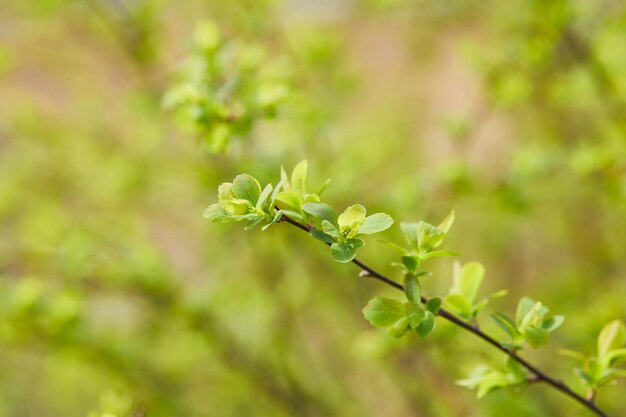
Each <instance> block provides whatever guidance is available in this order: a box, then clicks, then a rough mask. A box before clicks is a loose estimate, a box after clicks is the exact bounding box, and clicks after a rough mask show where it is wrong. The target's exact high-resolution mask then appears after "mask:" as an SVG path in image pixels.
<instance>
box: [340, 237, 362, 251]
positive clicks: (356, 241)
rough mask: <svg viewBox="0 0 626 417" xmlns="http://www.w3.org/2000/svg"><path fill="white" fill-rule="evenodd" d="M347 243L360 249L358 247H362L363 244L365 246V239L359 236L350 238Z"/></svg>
mask: <svg viewBox="0 0 626 417" xmlns="http://www.w3.org/2000/svg"><path fill="white" fill-rule="evenodd" d="M345 243H347V244H348V245H351V246H352V247H354V248H355V249H358V248H360V247H362V246H365V241H364V240H363V239H359V238H354V239H348V240H346V242H345Z"/></svg>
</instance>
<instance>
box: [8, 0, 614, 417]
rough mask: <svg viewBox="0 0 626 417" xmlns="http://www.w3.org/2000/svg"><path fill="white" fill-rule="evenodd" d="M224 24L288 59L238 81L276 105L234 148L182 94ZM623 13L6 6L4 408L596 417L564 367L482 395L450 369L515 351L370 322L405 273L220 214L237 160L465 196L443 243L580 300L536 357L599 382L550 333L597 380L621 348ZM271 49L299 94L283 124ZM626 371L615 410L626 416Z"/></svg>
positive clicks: (394, 191) (357, 186)
mask: <svg viewBox="0 0 626 417" xmlns="http://www.w3.org/2000/svg"><path fill="white" fill-rule="evenodd" d="M204 21H210V22H214V24H215V25H216V26H217V27H218V28H219V33H220V39H221V40H223V41H224V42H225V43H224V45H240V46H244V45H247V46H249V45H258V47H259V48H262V49H263V50H265V51H266V53H265V58H264V59H263V60H262V61H261V62H262V63H261V64H259V65H260V66H259V67H254V68H257V69H258V71H257V70H256V69H255V70H254V71H251V72H249V73H246V80H245V85H246V87H244V88H243V89H242V90H239V92H238V93H237V94H235V95H233V96H232V97H235V98H237V99H239V98H240V97H242V98H243V103H244V104H242V106H243V108H246V109H248V108H249V106H252V108H254V109H255V110H253V111H252V112H249V113H247V114H250V115H252V114H255V115H256V116H254V122H253V123H250V122H249V121H246V123H245V129H243V130H237V135H234V136H232V137H229V140H231V141H230V149H229V152H227V153H224V154H221V155H208V154H206V153H205V152H203V147H202V146H199V145H198V141H197V140H196V138H197V136H198V135H197V133H196V132H195V131H194V132H191V133H190V132H189V131H187V130H185V129H180V128H179V125H178V124H176V123H173V121H172V117H171V114H170V113H167V112H163V110H162V107H161V104H162V103H161V102H162V98H163V96H164V94H165V93H166V91H168V90H169V89H170V88H172V87H176V86H177V85H178V84H177V83H178V81H179V80H181V79H183V80H184V77H185V75H184V74H185V70H184V65H183V64H182V62H184V61H185V60H186V59H188V57H189V56H190V45H191V56H193V51H194V47H193V42H192V40H193V38H194V30H195V29H194V28H196V27H197V25H198V24H200V23H201V22H204ZM625 31H626V4H624V2H620V1H605V2H589V1H582V0H558V1H551V2H544V1H538V0H531V1H529V0H524V1H522V0H512V1H507V2H495V1H487V2H480V3H477V2H472V1H468V0H453V1H447V2H441V1H435V0H432V1H431V0H426V1H415V0H385V1H378V0H377V1H373V0H368V1H366V0H361V1H358V0H352V1H347V0H346V1H341V2H339V1H338V2H330V1H324V2H305V1H287V0H283V1H278V0H263V1H259V0H232V1H222V0H209V1H200V0H191V1H188V2H184V3H183V2H166V1H164V0H126V1H115V0H84V1H79V0H46V1H41V0H37V1H35V0H5V1H4V2H3V7H2V8H0V114H1V115H2V116H1V117H0V369H1V370H2V372H0V417H5V416H7V417H8V416H11V417H13V416H30V415H45V416H51V417H54V416H67V415H77V416H86V415H89V413H96V415H100V416H104V415H108V414H112V415H115V416H116V417H117V416H118V415H120V416H121V415H124V413H127V414H128V415H133V416H141V415H149V416H171V415H186V416H196V415H197V416H204V415H206V416H220V417H221V416H238V415H254V416H291V415H304V416H319V415H336V416H342V417H344V416H356V415H359V416H363V415H368V416H423V415H428V416H479V415H480V416H499V415H507V416H512V417H515V416H528V415H568V416H569V415H571V416H575V415H581V416H582V415H587V414H586V411H585V410H583V409H582V408H580V407H578V406H577V405H576V404H575V403H573V402H569V401H567V400H566V399H564V397H562V396H561V395H560V394H558V393H552V392H550V391H549V390H546V389H543V388H542V387H540V386H539V385H537V386H530V387H528V388H526V389H525V390H524V391H522V392H521V393H519V394H516V393H512V392H507V391H498V392H495V393H494V394H493V395H489V396H486V397H485V398H484V399H482V400H481V401H479V402H476V401H475V399H474V398H473V394H472V393H471V392H468V391H466V390H461V389H458V388H457V387H454V386H453V381H455V380H457V379H459V378H462V377H465V376H466V375H467V374H468V373H469V371H470V370H471V369H473V368H474V367H475V365H476V364H478V363H481V362H490V363H494V361H496V362H497V360H498V358H497V357H496V358H494V354H493V352H491V351H490V349H489V348H488V347H485V346H483V345H482V344H481V342H480V341H479V340H473V339H471V338H469V337H468V336H466V335H464V334H462V333H460V332H459V331H457V329H455V328H453V327H452V326H449V325H447V324H445V323H442V324H441V325H439V326H438V329H437V333H435V334H434V335H433V336H431V337H430V338H429V340H428V341H421V340H419V339H418V338H406V339H402V340H396V339H393V338H392V337H388V336H387V335H386V334H385V333H384V332H381V331H379V330H377V329H372V328H371V327H370V326H369V324H368V323H367V322H366V321H365V320H364V319H363V317H362V315H361V314H359V313H358V311H359V310H360V309H361V308H362V306H363V305H364V304H365V302H366V300H367V299H369V298H371V296H372V295H374V294H381V289H380V288H379V287H378V286H377V285H375V284H374V283H372V282H370V281H368V280H360V279H358V278H356V273H357V271H356V270H355V271H354V275H355V276H354V277H353V276H351V272H350V270H349V269H348V268H349V267H348V266H345V265H341V264H339V263H330V262H328V252H327V248H325V247H323V245H315V244H313V243H312V242H311V240H310V239H303V238H302V237H301V234H299V233H298V232H297V231H295V230H294V231H290V230H287V228H282V227H272V228H270V229H269V230H268V231H267V232H266V233H264V234H262V233H255V234H249V235H246V236H245V238H244V237H243V236H242V235H241V234H240V233H232V232H233V230H235V229H231V228H230V226H225V227H219V228H218V227H215V226H213V225H210V224H209V223H208V222H206V221H204V220H203V219H202V212H203V210H204V209H205V208H206V206H207V204H208V203H210V202H213V201H214V190H215V189H216V188H217V186H218V184H221V183H223V182H224V181H228V180H229V179H231V178H234V177H235V175H237V174H238V173H240V172H251V173H252V172H253V173H255V176H257V177H258V178H259V180H260V181H261V183H267V182H269V181H271V180H273V179H274V178H275V175H276V172H277V171H276V169H277V167H280V165H281V164H285V166H294V165H295V163H296V162H297V161H300V160H302V159H304V158H306V159H308V161H309V164H311V166H315V167H316V170H315V173H313V175H312V178H311V181H312V183H313V184H322V183H323V181H324V180H325V179H326V178H327V177H332V178H333V187H332V189H329V190H328V191H327V192H326V195H327V196H328V199H329V201H330V200H332V201H334V202H335V203H336V206H337V207H347V206H348V205H349V204H352V203H353V202H354V201H359V202H361V203H362V204H363V205H364V206H366V207H368V208H369V209H370V211H371V212H372V213H375V212H379V211H384V212H386V213H389V214H391V215H392V216H393V217H394V218H397V219H405V220H407V221H413V220H417V219H420V218H441V217H443V216H444V215H445V214H446V213H447V212H448V211H449V210H450V208H455V210H456V214H457V220H456V223H455V229H454V230H453V231H451V233H450V236H449V237H447V241H446V242H447V243H446V244H449V245H450V247H453V248H458V249H460V250H463V251H464V252H465V255H464V256H463V257H462V261H463V262H467V261H469V260H473V259H480V260H481V262H483V263H484V265H485V267H486V269H487V271H489V280H488V282H485V284H484V286H485V288H484V291H485V293H490V292H493V291H494V290H498V289H501V288H508V289H509V293H510V297H505V298H499V299H496V300H492V301H491V303H490V304H489V305H488V306H487V307H485V309H486V310H488V311H489V312H493V311H496V310H505V309H506V306H510V305H511V300H516V299H519V298H521V296H522V295H528V296H530V297H531V298H533V299H541V300H542V301H543V302H545V303H546V304H547V305H549V306H550V307H551V308H552V310H553V311H558V312H559V313H560V314H564V315H566V316H567V321H566V322H565V323H564V324H563V326H562V327H561V328H560V329H559V331H558V332H555V333H554V335H553V337H552V341H551V343H550V344H549V345H548V346H547V347H546V348H545V349H544V350H542V351H541V353H536V354H535V353H531V354H530V355H529V356H530V358H531V359H532V360H533V361H535V362H537V363H539V364H540V365H541V366H542V368H545V369H547V370H549V371H550V372H551V373H552V374H556V375H559V376H561V377H562V378H563V379H564V380H565V381H566V382H568V383H569V384H572V385H573V386H574V387H576V388H578V389H580V390H584V389H585V379H584V378H585V377H584V374H583V373H581V371H579V372H578V375H577V374H574V373H572V372H571V370H570V368H571V365H572V362H568V360H567V359H565V358H564V359H563V360H561V361H555V360H554V359H553V358H554V354H555V353H556V352H555V350H554V348H553V346H559V347H561V346H567V347H569V348H572V349H574V350H575V351H580V352H584V353H585V354H584V357H585V359H581V358H579V360H580V362H579V365H580V366H579V368H580V369H581V370H582V372H584V373H586V374H587V375H588V376H591V377H592V378H591V380H592V381H591V383H592V384H600V383H602V381H601V379H600V378H596V377H599V375H600V374H597V372H596V371H597V370H598V369H599V368H597V367H598V365H594V364H593V363H596V362H598V358H599V356H603V355H604V356H603V357H604V358H605V362H606V355H607V352H604V351H602V350H601V351H600V352H596V353H597V355H596V358H595V359H593V358H591V359H590V358H588V357H587V355H588V354H592V353H593V352H595V351H596V350H597V348H596V338H597V335H598V333H599V332H600V330H601V328H602V326H603V324H604V323H607V322H610V321H611V320H614V319H622V320H623V319H624V318H626V303H625V302H624V294H626V281H625V280H624V277H625V276H626V264H625V263H624V259H626V245H624V239H623V236H624V233H625V232H626V216H625V215H624V213H626V204H625V203H626V139H625V135H626V60H625V59H624V57H625V56H626V51H625V49H626V43H625V42H623V35H624V32H625ZM229 48H230V46H229ZM244 49H245V48H244ZM195 50H196V51H197V49H195ZM235 50H237V49H236V48H235ZM235 55H236V54H235ZM265 59H267V61H266V60H265ZM227 62H236V60H235V61H227ZM229 65H231V64H228V65H227V66H226V67H224V68H226V69H227V71H228V75H232V74H233V72H231V71H234V73H235V75H236V71H237V66H234V67H231V66H229ZM265 65H270V66H271V65H277V66H278V67H279V68H278V73H280V76H279V77H278V80H280V81H279V83H280V84H282V83H286V85H288V89H289V95H288V97H287V98H286V99H285V101H284V102H281V104H280V105H279V106H277V107H276V109H274V108H272V109H271V112H270V113H272V116H275V117H273V118H271V119H270V118H266V117H265V115H266V113H265V110H263V111H258V108H257V107H256V104H254V103H256V102H255V101H254V100H257V99H258V93H259V91H258V88H259V86H260V85H262V84H263V83H265V82H266V81H267V79H266V78H265V77H264V75H263V70H264V69H265V68H266V66H265ZM181 71H182V73H181ZM216 74H218V75H219V74H221V73H220V72H217V73H216ZM282 74H285V75H286V78H283V75H282ZM181 77H182V78H181ZM270 79H271V82H272V83H273V82H274V81H275V79H274V78H273V76H272V77H270ZM200 81H201V86H204V87H203V88H208V91H216V90H215V89H216V88H220V87H217V85H218V84H212V83H213V82H214V78H206V79H201V80H200ZM222 81H223V80H222ZM219 85H220V86H223V84H219ZM240 93H241V95H238V94H240ZM215 98H216V100H218V97H217V96H216V97H215ZM248 100H252V103H253V104H250V103H248ZM217 102H218V103H220V102H219V101H217ZM229 103H230V102H229ZM211 108H212V109H214V108H213V107H211ZM274 110H275V114H274ZM211 143H213V142H211ZM321 173H323V175H322V174H321ZM236 227H237V226H234V228H236ZM386 233H387V236H389V237H390V238H393V240H395V241H400V239H401V236H400V232H399V231H398V230H397V229H395V228H394V229H390V231H389V232H386ZM359 257H362V258H363V259H367V260H368V261H369V262H370V263H372V264H375V265H376V267H377V268H378V269H385V268H387V265H388V264H389V262H390V261H391V260H392V259H393V258H392V254H391V253H390V252H388V251H385V250H381V248H380V246H377V245H374V244H372V245H367V246H365V247H363V248H360V249H359ZM432 262H433V266H432V268H433V270H434V272H435V273H436V275H437V276H441V277H450V279H441V280H425V282H424V292H425V293H434V292H437V291H439V292H442V293H445V292H446V290H447V288H448V287H449V285H450V282H451V277H452V271H451V268H450V267H449V266H450V263H449V262H446V261H445V260H442V261H441V262H440V261H439V260H434V261H432ZM389 271H390V272H389V273H390V274H391V273H392V272H391V269H389ZM396 277H397V276H396ZM382 295H385V294H384V293H383V294H382ZM486 330H488V331H489V332H494V333H495V332H498V329H497V327H496V324H495V323H493V324H492V327H487V328H486ZM601 349H604V348H601ZM544 351H545V353H544ZM603 352H604V353H603ZM594 354H595V353H594ZM594 361H595V362H594ZM599 361H600V362H601V360H599ZM505 365H506V364H505ZM504 368H506V366H504V367H503V369H504ZM592 368H593V369H592ZM504 370H506V369H504ZM605 370H606V369H605ZM512 372H514V370H513V371H512ZM581 378H582V379H581ZM594 378H595V379H594ZM625 389H626V388H625V387H624V385H623V384H622V385H618V386H615V387H613V386H609V387H606V388H604V389H603V391H602V392H601V395H600V397H599V398H598V401H599V403H600V404H601V405H602V406H603V408H605V409H607V410H609V412H610V413H611V414H612V415H620V413H623V412H624V411H625V408H624V404H623V397H624V393H625ZM113 393H115V394H113ZM98 413H99V414H98ZM107 413H108V414H107Z"/></svg>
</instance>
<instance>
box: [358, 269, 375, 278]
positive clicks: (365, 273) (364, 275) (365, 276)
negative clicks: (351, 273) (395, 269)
mask: <svg viewBox="0 0 626 417" xmlns="http://www.w3.org/2000/svg"><path fill="white" fill-rule="evenodd" d="M371 276H372V274H370V271H366V270H365V269H363V270H362V271H361V272H359V277H361V278H367V277H371Z"/></svg>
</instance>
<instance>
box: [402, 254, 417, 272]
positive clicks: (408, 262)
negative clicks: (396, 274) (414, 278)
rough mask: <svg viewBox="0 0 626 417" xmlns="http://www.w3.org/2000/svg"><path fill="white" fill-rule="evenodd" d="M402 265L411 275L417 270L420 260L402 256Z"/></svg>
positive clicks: (414, 257)
mask: <svg viewBox="0 0 626 417" xmlns="http://www.w3.org/2000/svg"><path fill="white" fill-rule="evenodd" d="M401 259H402V265H404V267H405V268H406V270H407V271H408V272H410V273H412V274H415V273H416V272H417V268H418V267H419V266H420V259H419V257H417V256H414V255H404V256H403V257H402V258H401Z"/></svg>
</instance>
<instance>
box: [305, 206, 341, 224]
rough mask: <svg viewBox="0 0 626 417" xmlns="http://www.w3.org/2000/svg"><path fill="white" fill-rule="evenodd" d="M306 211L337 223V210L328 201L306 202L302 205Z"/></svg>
mask: <svg viewBox="0 0 626 417" xmlns="http://www.w3.org/2000/svg"><path fill="white" fill-rule="evenodd" d="M302 210H304V212H305V213H308V214H310V215H311V216H313V217H317V218H318V219H321V220H326V221H328V222H330V223H332V224H334V225H336V224H337V212H336V211H335V209H334V208H332V207H331V206H329V205H328V204H326V203H314V202H311V203H305V204H304V205H303V206H302Z"/></svg>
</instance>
